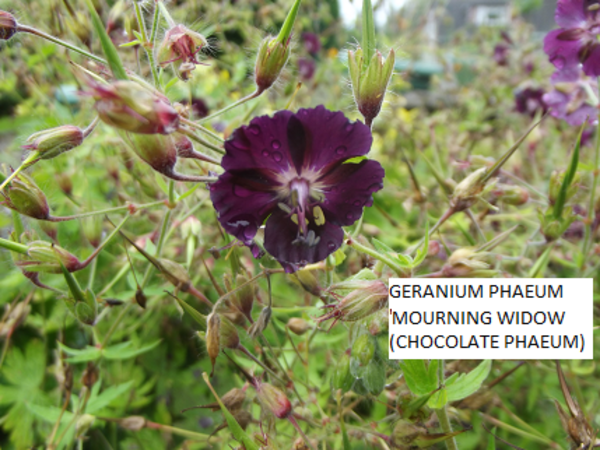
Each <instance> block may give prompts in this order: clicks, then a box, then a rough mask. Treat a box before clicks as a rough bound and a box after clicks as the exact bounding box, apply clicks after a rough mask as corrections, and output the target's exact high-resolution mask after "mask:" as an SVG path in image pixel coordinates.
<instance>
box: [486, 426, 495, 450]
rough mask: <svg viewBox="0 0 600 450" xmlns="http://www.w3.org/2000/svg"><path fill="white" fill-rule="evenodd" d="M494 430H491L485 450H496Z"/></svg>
mask: <svg viewBox="0 0 600 450" xmlns="http://www.w3.org/2000/svg"><path fill="white" fill-rule="evenodd" d="M495 434H496V428H495V427H494V428H492V429H491V431H490V433H489V436H488V445H487V450H496V436H494V435H495Z"/></svg>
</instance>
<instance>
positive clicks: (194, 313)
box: [167, 292, 206, 330]
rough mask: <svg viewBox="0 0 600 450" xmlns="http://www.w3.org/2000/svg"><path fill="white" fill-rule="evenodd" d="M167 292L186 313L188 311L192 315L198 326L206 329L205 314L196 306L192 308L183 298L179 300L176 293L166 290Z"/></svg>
mask: <svg viewBox="0 0 600 450" xmlns="http://www.w3.org/2000/svg"><path fill="white" fill-rule="evenodd" d="M167 294H169V295H170V296H171V297H173V298H174V299H175V300H176V301H177V303H179V306H181V307H182V308H183V310H184V311H185V312H186V313H188V314H189V315H190V316H191V317H192V319H194V320H195V321H196V322H197V323H198V325H200V328H201V329H202V330H206V316H205V315H204V314H202V313H201V312H199V311H198V310H197V309H196V308H194V307H193V306H192V305H190V304H189V303H186V302H184V301H183V300H181V299H180V298H179V297H177V296H176V295H173V294H171V293H170V292H167Z"/></svg>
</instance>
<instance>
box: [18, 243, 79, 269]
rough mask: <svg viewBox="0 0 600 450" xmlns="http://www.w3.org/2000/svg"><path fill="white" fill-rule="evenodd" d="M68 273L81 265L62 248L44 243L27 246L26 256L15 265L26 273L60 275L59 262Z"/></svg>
mask: <svg viewBox="0 0 600 450" xmlns="http://www.w3.org/2000/svg"><path fill="white" fill-rule="evenodd" d="M59 261H60V262H62V263H63V265H64V266H65V268H66V269H67V270H68V271H69V272H74V271H76V270H78V269H80V268H81V263H80V262H79V260H78V259H77V258H76V257H75V255H72V254H71V253H69V252H68V251H66V250H65V249H64V248H62V247H59V246H58V245H54V244H51V243H49V242H46V241H33V242H31V243H29V244H28V248H27V255H26V256H23V258H19V259H18V260H16V261H15V264H16V265H17V266H18V267H19V268H21V269H23V270H27V271H28V272H45V273H62V270H61V268H60V262H59Z"/></svg>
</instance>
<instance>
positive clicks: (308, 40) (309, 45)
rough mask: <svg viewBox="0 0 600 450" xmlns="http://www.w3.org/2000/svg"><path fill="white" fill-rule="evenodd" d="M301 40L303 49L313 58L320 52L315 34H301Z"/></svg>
mask: <svg viewBox="0 0 600 450" xmlns="http://www.w3.org/2000/svg"><path fill="white" fill-rule="evenodd" d="M302 40H303V41H304V48H305V49H306V51H307V52H308V53H310V54H311V55H313V56H314V55H316V54H317V53H319V51H320V50H321V41H320V40H319V36H317V35H316V34H314V33H302Z"/></svg>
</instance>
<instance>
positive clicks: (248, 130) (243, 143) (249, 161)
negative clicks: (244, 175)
mask: <svg viewBox="0 0 600 450" xmlns="http://www.w3.org/2000/svg"><path fill="white" fill-rule="evenodd" d="M292 115H293V113H292V112H291V111H287V110H284V111H279V112H277V113H276V114H274V115H273V117H269V116H260V117H256V118H254V119H252V121H251V122H250V125H247V126H242V127H240V128H238V129H236V130H235V131H234V132H233V134H232V136H231V137H230V138H229V139H228V140H227V141H226V142H225V151H226V154H225V156H224V157H223V160H222V162H221V164H222V166H223V168H224V169H225V170H246V169H254V168H262V169H268V170H271V171H273V172H282V171H286V170H288V168H289V167H290V165H291V164H292V163H291V160H290V155H289V151H288V146H287V145H288V144H287V124H288V121H289V119H290V117H291V116H292Z"/></svg>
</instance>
